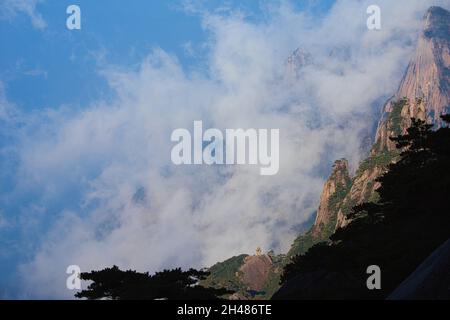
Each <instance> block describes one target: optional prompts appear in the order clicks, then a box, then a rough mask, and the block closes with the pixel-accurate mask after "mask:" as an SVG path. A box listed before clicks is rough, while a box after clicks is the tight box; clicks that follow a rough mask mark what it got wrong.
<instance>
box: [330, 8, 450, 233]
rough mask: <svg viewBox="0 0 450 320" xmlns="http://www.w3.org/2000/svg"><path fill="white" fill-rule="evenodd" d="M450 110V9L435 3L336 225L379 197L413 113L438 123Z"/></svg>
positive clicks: (343, 224)
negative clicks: (355, 208)
mask: <svg viewBox="0 0 450 320" xmlns="http://www.w3.org/2000/svg"><path fill="white" fill-rule="evenodd" d="M449 110H450V12H448V11H446V10H444V9H442V8H440V7H431V8H430V9H429V10H428V11H427V13H426V14H425V17H424V29H423V32H421V34H420V35H419V40H418V43H417V49H416V52H415V54H414V57H413V58H412V60H411V62H410V63H409V65H408V68H407V70H406V73H405V75H404V77H403V79H402V81H401V84H400V86H399V88H398V90H397V93H396V94H395V95H394V96H393V97H392V98H391V99H389V101H388V102H387V103H386V105H385V106H384V108H383V114H382V117H381V120H380V122H379V125H378V129H377V133H376V137H375V143H374V145H373V147H372V150H371V152H370V155H369V158H368V159H366V160H365V161H364V162H363V163H362V164H361V166H360V168H359V169H358V171H357V173H356V176H355V177H354V179H353V183H352V187H351V188H350V191H349V193H348V195H347V196H346V197H345V198H344V200H343V204H342V206H341V208H342V209H341V210H340V211H339V212H338V218H337V224H336V228H341V227H344V226H345V225H347V224H348V223H349V221H348V220H347V215H348V213H349V212H350V210H351V208H352V207H353V206H355V205H358V204H361V203H363V202H367V201H376V198H377V194H376V190H377V189H378V187H379V184H378V183H377V182H376V179H377V178H378V177H380V176H381V175H382V174H383V173H385V172H386V169H387V166H388V165H389V163H391V162H392V161H395V159H396V157H397V156H398V151H397V150H396V147H395V143H394V142H393V141H391V139H390V138H392V137H395V136H398V135H401V134H404V133H406V130H407V129H408V128H409V126H410V125H411V118H416V119H420V120H425V121H427V122H428V123H431V124H434V125H435V126H436V127H437V128H439V127H440V126H442V120H441V119H440V116H441V115H442V114H445V113H446V112H448V111H449Z"/></svg>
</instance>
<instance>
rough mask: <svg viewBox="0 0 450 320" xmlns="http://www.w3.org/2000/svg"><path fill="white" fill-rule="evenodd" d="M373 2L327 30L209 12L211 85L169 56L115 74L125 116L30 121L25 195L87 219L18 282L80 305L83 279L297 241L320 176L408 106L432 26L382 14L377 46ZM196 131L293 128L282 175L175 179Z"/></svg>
mask: <svg viewBox="0 0 450 320" xmlns="http://www.w3.org/2000/svg"><path fill="white" fill-rule="evenodd" d="M367 3H368V2H367ZM367 3H366V2H355V1H346V0H342V1H338V3H337V4H336V6H335V7H334V8H333V10H332V11H331V12H330V14H329V16H327V17H326V18H325V19H324V21H323V22H322V23H320V24H319V25H316V24H314V23H312V22H311V20H310V17H308V16H307V15H306V14H303V13H298V12H295V11H293V10H292V9H291V8H290V7H289V6H286V5H281V6H274V7H273V8H271V9H267V10H271V11H270V13H269V14H268V15H267V16H268V18H267V19H265V20H264V21H259V22H254V21H253V22H252V21H248V20H245V19H243V18H242V17H241V16H239V15H233V14H231V15H227V16H220V15H216V14H211V13H207V12H203V13H202V14H203V19H204V25H205V28H207V29H208V30H209V31H210V32H211V39H210V41H209V42H208V44H207V45H208V47H209V48H210V53H209V56H208V61H207V65H208V70H207V71H206V72H204V73H200V72H190V73H187V72H186V71H184V70H183V68H182V67H181V66H180V65H179V63H178V62H177V59H176V58H175V57H173V56H170V55H168V54H167V53H165V52H164V51H162V50H159V49H156V50H154V52H152V53H151V54H150V55H149V57H148V58H147V59H146V60H145V61H143V62H142V64H141V65H140V68H139V69H138V70H124V69H123V68H118V67H113V66H111V67H109V68H106V69H105V70H104V71H103V72H104V75H105V77H106V78H107V79H108V81H109V82H110V85H111V86H112V87H113V88H114V89H115V90H116V92H117V99H116V100H115V101H114V102H113V103H106V102H98V103H96V104H95V105H92V106H90V107H87V108H86V109H85V110H83V111H78V112H70V111H69V112H68V111H67V110H65V109H61V110H60V111H51V112H47V113H46V114H42V115H37V116H36V115H34V116H33V118H31V119H27V121H26V122H27V123H29V124H28V127H27V128H26V132H30V133H31V134H22V138H21V143H20V145H19V146H18V150H17V152H18V154H19V156H20V170H19V173H18V177H17V181H18V187H17V188H18V190H16V192H20V190H22V192H24V193H26V192H29V191H30V190H33V191H34V192H38V193H39V194H40V198H39V199H37V201H38V202H39V203H40V204H41V205H43V206H44V208H45V206H46V205H48V206H50V205H52V204H54V203H55V202H57V200H60V199H61V198H63V197H68V198H69V199H70V201H71V202H74V200H75V202H78V203H79V204H80V209H79V210H72V209H70V210H69V209H67V208H66V209H65V210H62V211H61V212H60V214H58V216H57V217H56V218H55V224H54V226H53V227H52V228H51V230H50V232H49V233H48V234H47V235H46V236H45V238H44V241H43V243H42V245H41V247H40V249H39V250H38V251H37V252H36V254H35V256H34V259H33V260H32V261H31V262H30V263H27V264H25V265H23V266H22V267H21V270H22V275H23V281H24V285H25V288H26V290H27V292H28V293H29V294H30V295H31V296H33V297H70V296H72V294H73V293H72V292H70V291H68V290H66V289H65V277H66V274H65V270H66V267H67V266H68V265H72V264H77V265H80V266H81V267H82V269H83V270H91V269H98V268H102V267H105V266H111V265H112V264H117V265H119V266H121V267H123V268H134V269H138V270H148V271H155V270H160V269H162V268H168V267H175V266H182V267H191V266H192V267H201V266H207V265H211V264H213V263H214V262H216V261H219V260H222V259H225V258H227V257H230V256H232V255H235V254H239V253H243V252H244V253H245V252H247V253H250V252H253V251H254V249H255V248H256V247H257V246H262V247H263V248H264V249H275V250H278V251H285V250H287V249H288V247H289V245H290V243H291V241H292V239H293V238H294V237H295V235H296V230H294V228H293V226H295V225H300V224H302V223H304V222H305V221H307V220H308V219H309V218H310V217H311V215H312V214H313V212H314V210H315V209H316V207H317V202H318V198H319V196H320V191H321V188H322V185H323V179H324V177H325V175H326V172H324V171H322V170H321V168H323V167H324V166H328V165H329V164H330V162H331V161H332V160H333V159H338V158H341V157H347V158H349V159H350V160H351V161H352V163H356V162H357V161H358V160H359V159H360V158H361V156H362V153H361V141H362V138H363V137H364V135H367V134H369V132H368V131H369V130H368V129H367V128H370V126H371V125H372V124H373V123H374V121H376V117H377V116H376V115H375V116H374V114H377V113H378V112H377V111H374V110H373V104H374V103H375V102H377V101H378V100H379V99H380V97H385V96H388V95H390V94H392V93H393V92H394V91H395V89H396V87H397V85H398V82H399V80H400V77H401V75H402V73H403V71H404V68H405V66H406V64H407V62H408V58H409V56H410V54H411V52H412V50H413V48H414V39H415V37H416V35H417V32H418V30H419V28H420V16H419V13H422V14H423V12H424V11H425V10H426V7H427V6H429V5H430V4H431V1H427V3H424V1H423V0H421V1H411V0H408V1H406V0H405V1H398V2H395V4H393V3H392V1H379V3H380V5H381V6H382V9H383V12H384V13H385V15H384V24H383V26H384V27H383V28H384V29H383V30H382V31H381V32H378V33H377V32H369V31H368V30H367V28H366V27H365V25H366V21H365V18H366V16H365V9H366V7H367ZM313 26H315V27H314V28H313ZM297 46H301V47H303V48H307V50H309V51H310V52H311V55H312V56H313V57H314V62H313V65H312V66H307V67H305V69H304V70H303V71H302V72H301V74H300V76H299V79H298V80H297V81H296V82H292V79H290V78H288V77H286V76H285V74H284V70H285V69H284V65H283V63H284V61H285V60H286V58H287V57H288V55H289V54H290V53H291V52H292V51H293V50H294V49H295V48H296V47H297ZM331 53H332V54H331ZM377 107H378V108H380V109H381V106H380V105H378V106H377ZM194 120H203V122H204V124H209V126H210V127H215V128H221V129H225V128H239V127H243V128H280V134H281V155H280V161H281V163H280V172H279V174H278V175H277V176H273V177H261V176H259V174H258V168H253V167H224V168H217V167H211V168H208V167H204V166H201V167H194V166H192V167H190V166H184V167H174V166H173V165H172V164H171V162H170V149H171V147H172V144H171V143H170V133H171V132H172V130H173V129H176V128H191V127H192V124H193V121H194ZM73 190H76V192H73Z"/></svg>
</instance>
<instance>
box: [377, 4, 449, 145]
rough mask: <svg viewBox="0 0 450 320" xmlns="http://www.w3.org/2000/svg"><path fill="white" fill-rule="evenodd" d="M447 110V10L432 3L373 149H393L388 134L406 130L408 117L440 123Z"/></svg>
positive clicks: (380, 124)
mask: <svg viewBox="0 0 450 320" xmlns="http://www.w3.org/2000/svg"><path fill="white" fill-rule="evenodd" d="M449 110H450V12H449V11H447V10H445V9H443V8H441V7H431V8H430V9H429V10H428V11H427V13H426V14H425V17H424V29H423V32H422V33H421V34H420V36H419V40H418V43H417V49H416V52H415V54H414V56H413V58H412V59H411V61H410V63H409V65H408V68H407V70H406V73H405V75H404V77H403V79H402V81H401V84H400V87H399V89H398V91H397V93H396V94H395V95H394V96H393V98H391V99H390V100H389V101H388V102H387V104H386V105H385V107H384V114H383V116H382V119H381V121H380V123H379V126H378V130H377V136H376V144H375V146H374V150H373V153H377V152H381V151H383V150H386V149H387V150H394V149H395V145H394V144H393V143H392V142H391V141H390V140H389V138H390V137H392V136H396V135H398V134H402V133H405V132H406V129H407V128H408V127H409V126H410V118H418V119H421V120H426V121H427V122H429V123H433V124H435V125H436V126H437V127H440V126H441V125H442V121H441V119H440V116H441V115H442V114H444V113H446V112H448V111H449Z"/></svg>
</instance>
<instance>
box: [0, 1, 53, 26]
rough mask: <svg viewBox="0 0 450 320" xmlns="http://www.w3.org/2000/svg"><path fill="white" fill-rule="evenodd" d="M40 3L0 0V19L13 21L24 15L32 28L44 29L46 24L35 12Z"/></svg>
mask: <svg viewBox="0 0 450 320" xmlns="http://www.w3.org/2000/svg"><path fill="white" fill-rule="evenodd" d="M40 2H42V0H1V2H0V19H6V20H13V19H14V18H15V17H16V16H17V15H18V14H26V15H27V16H28V18H29V19H30V21H31V23H32V25H33V27H35V28H37V29H44V28H45V27H47V23H46V22H45V20H44V18H43V17H42V15H41V14H40V13H39V12H37V10H36V6H37V5H38V4H39V3H40Z"/></svg>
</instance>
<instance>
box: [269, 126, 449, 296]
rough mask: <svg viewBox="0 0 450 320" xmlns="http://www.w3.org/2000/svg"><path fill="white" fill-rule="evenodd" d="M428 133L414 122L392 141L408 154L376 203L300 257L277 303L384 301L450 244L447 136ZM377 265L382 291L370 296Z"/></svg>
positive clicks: (290, 267)
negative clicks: (433, 254) (370, 277)
mask: <svg viewBox="0 0 450 320" xmlns="http://www.w3.org/2000/svg"><path fill="white" fill-rule="evenodd" d="M443 119H444V120H445V121H447V122H450V117H443ZM431 127H432V126H431V125H427V124H425V123H424V122H423V121H420V120H413V121H412V127H411V128H409V129H408V131H407V134H406V135H404V136H400V137H398V138H395V139H393V140H394V141H395V142H396V143H397V147H398V149H399V150H403V152H402V153H401V158H400V159H399V160H398V161H397V162H395V163H392V164H390V165H389V170H388V171H387V173H386V174H385V175H383V176H382V177H380V178H379V179H378V181H379V182H380V183H381V187H380V188H379V190H378V193H379V196H380V198H379V201H378V202H377V203H365V204H363V205H360V206H357V207H355V208H354V210H353V212H352V213H351V215H350V218H351V219H352V222H351V223H350V224H349V225H348V226H347V227H345V228H343V229H339V230H337V231H336V233H335V234H334V235H333V236H332V237H331V241H332V242H331V244H329V245H325V246H324V245H316V246H314V247H313V248H311V249H310V250H309V251H308V252H307V253H306V254H304V255H300V256H297V257H295V258H294V259H293V261H292V263H291V264H289V265H287V266H286V268H285V270H284V273H283V276H282V281H283V283H284V285H283V286H282V288H281V289H280V291H279V292H277V293H276V294H275V295H274V298H276V299H345V298H347V299H385V298H386V297H387V296H388V295H389V294H390V293H391V292H392V290H393V289H395V288H396V287H397V286H398V285H399V284H400V283H401V282H402V281H403V280H404V279H405V278H406V277H407V276H409V275H410V274H411V273H412V272H413V271H414V270H415V269H416V268H417V267H418V265H419V264H420V263H421V262H422V261H424V260H425V258H426V257H428V256H429V255H430V254H431V252H433V250H435V249H436V248H437V247H439V246H440V245H441V244H442V243H444V242H445V241H446V240H447V239H448V238H450V215H449V214H448V200H447V199H448V198H449V197H450V129H449V128H442V129H439V130H438V131H432V130H431ZM374 264H375V265H378V266H380V268H381V270H382V275H383V276H382V279H383V280H382V288H381V290H367V286H366V279H367V274H366V268H367V267H368V266H370V265H374ZM312 282H313V283H314V285H310V283H312Z"/></svg>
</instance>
